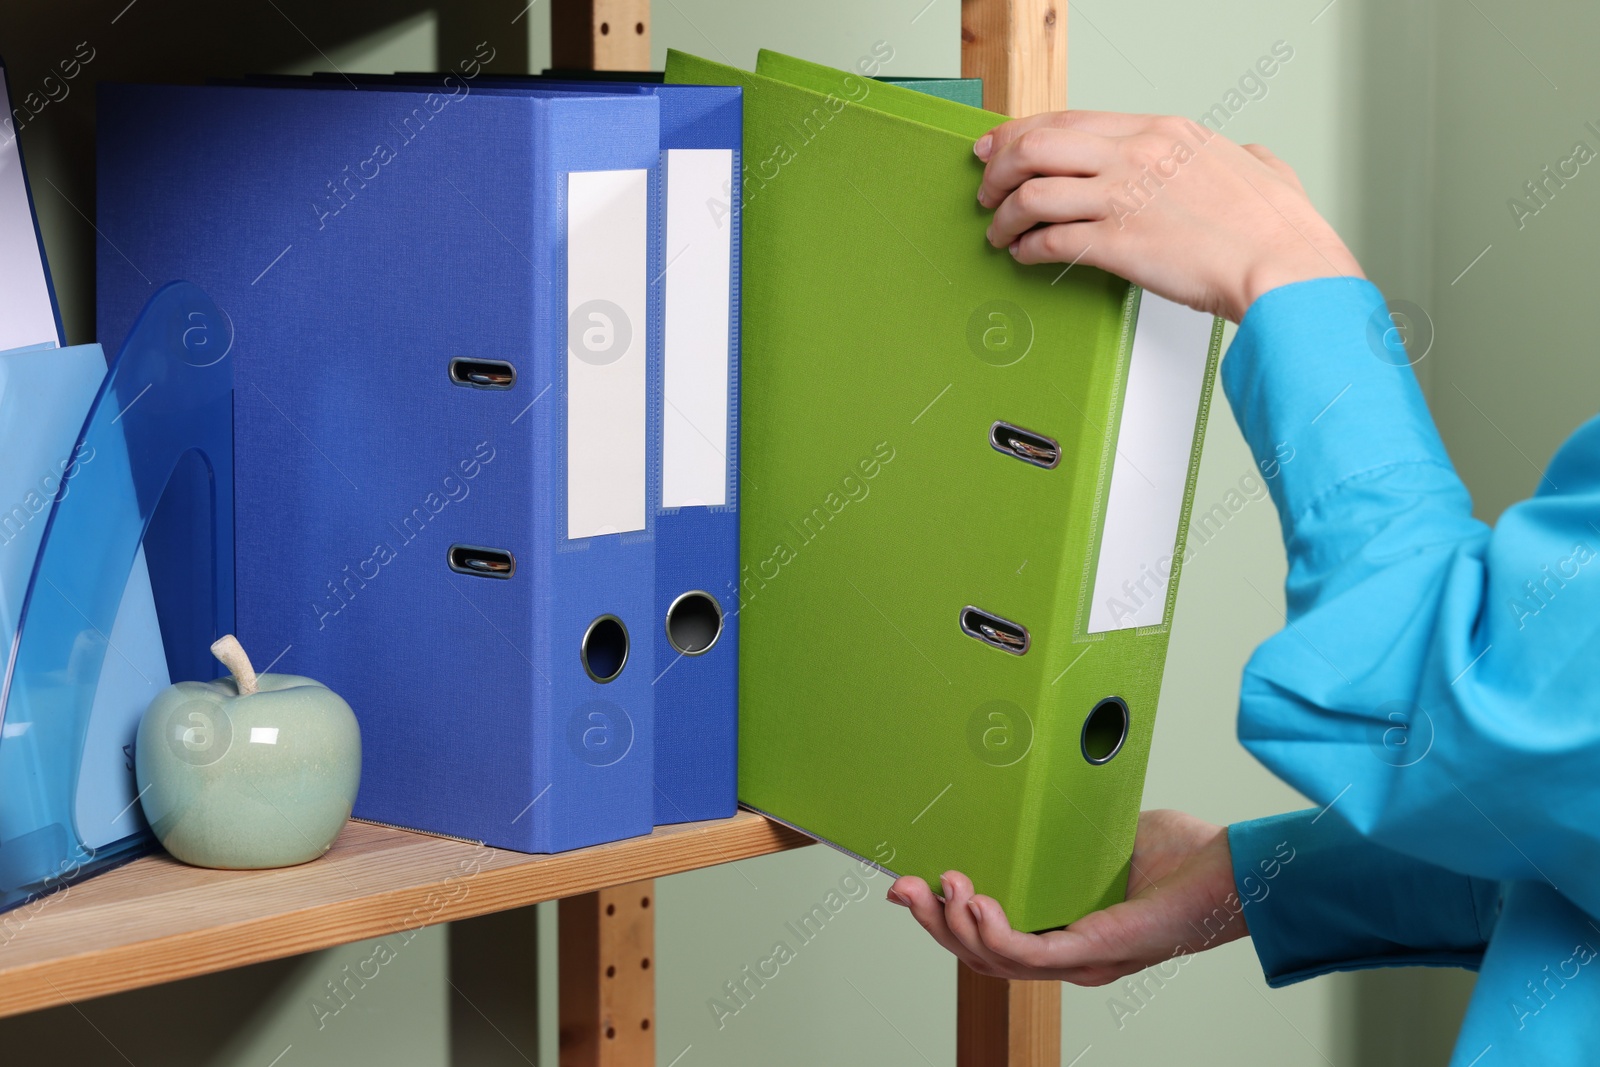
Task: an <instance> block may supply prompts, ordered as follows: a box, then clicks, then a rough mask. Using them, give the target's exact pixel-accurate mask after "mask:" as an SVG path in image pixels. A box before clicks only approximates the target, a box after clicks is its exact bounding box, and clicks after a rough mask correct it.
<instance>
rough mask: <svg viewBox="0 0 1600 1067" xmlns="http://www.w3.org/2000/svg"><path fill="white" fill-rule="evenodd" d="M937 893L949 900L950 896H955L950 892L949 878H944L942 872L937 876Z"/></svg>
mask: <svg viewBox="0 0 1600 1067" xmlns="http://www.w3.org/2000/svg"><path fill="white" fill-rule="evenodd" d="M939 895H940V896H942V897H944V898H945V899H946V900H949V899H950V898H951V897H953V896H955V894H954V893H952V892H950V879H948V878H946V877H945V876H944V875H942V874H941V875H940V876H939Z"/></svg>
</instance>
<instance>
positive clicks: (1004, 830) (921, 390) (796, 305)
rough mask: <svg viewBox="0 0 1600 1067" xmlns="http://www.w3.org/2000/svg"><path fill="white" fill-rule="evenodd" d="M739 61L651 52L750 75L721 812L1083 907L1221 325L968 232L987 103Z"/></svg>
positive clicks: (1140, 753) (1173, 543)
mask: <svg viewBox="0 0 1600 1067" xmlns="http://www.w3.org/2000/svg"><path fill="white" fill-rule="evenodd" d="M759 70H760V71H761V73H757V74H750V73H746V72H743V71H739V70H735V69H733V68H729V67H726V66H722V65H720V64H716V63H712V62H709V61H706V60H701V59H696V58H694V57H690V56H686V55H682V54H680V53H670V54H669V58H668V63H667V77H668V80H669V81H671V82H679V81H682V82H699V83H715V84H733V85H740V86H742V87H743V88H744V89H745V146H746V153H745V159H746V172H745V185H744V191H745V215H744V229H743V237H744V258H743V263H744V278H743V281H744V285H743V294H742V312H743V315H742V323H741V325H742V335H743V340H744V345H745V349H746V351H748V352H751V353H759V358H751V359H748V360H746V362H745V367H744V379H743V386H744V392H743V395H744V403H743V407H742V417H743V418H742V431H743V439H742V440H743V450H742V456H743V460H742V471H743V476H744V478H745V480H746V481H745V485H746V489H747V494H746V497H745V500H744V508H743V512H742V515H743V520H742V522H743V525H742V539H743V544H742V551H743V576H744V577H743V583H742V594H743V600H742V608H741V621H742V623H743V628H742V631H741V639H742V643H741V663H740V694H739V695H740V747H739V758H740V774H739V790H740V799H741V801H742V802H744V803H745V804H747V805H749V806H751V807H753V808H756V809H758V810H760V811H763V812H766V813H768V814H770V815H772V816H774V817H776V818H778V819H780V820H782V821H785V822H788V823H790V824H792V825H795V826H797V827H799V828H801V829H802V830H804V831H806V832H808V833H810V834H813V835H814V836H817V837H820V838H822V839H824V840H826V841H828V842H830V843H833V844H835V845H837V846H839V847H841V848H844V849H845V850H847V851H850V852H853V853H855V854H857V855H859V856H861V857H863V858H865V859H866V860H868V861H870V862H873V863H875V864H877V865H879V866H880V867H882V868H884V869H885V870H888V871H891V872H893V873H896V874H915V875H919V876H921V877H923V878H925V879H927V880H928V881H929V883H930V884H932V885H934V886H935V887H937V886H938V877H939V875H940V874H941V873H942V872H944V871H945V870H949V869H960V870H962V871H964V872H966V873H967V874H968V875H970V876H971V877H972V878H973V881H974V883H975V884H976V886H977V889H978V891H979V892H982V893H986V894H989V895H992V896H994V897H996V898H997V899H999V900H1000V902H1001V903H1002V904H1003V905H1004V906H1005V907H1006V909H1007V912H1008V916H1009V918H1010V919H1011V921H1012V923H1013V924H1014V925H1016V926H1017V927H1018V928H1019V929H1027V930H1039V929H1045V928H1049V927H1054V926H1059V925H1062V924H1064V923H1067V922H1071V921H1073V920H1075V919H1077V918H1079V917H1081V916H1082V915H1084V914H1086V913H1088V912H1089V911H1092V910H1095V909H1097V908H1100V907H1104V906H1106V905H1108V904H1110V903H1113V902H1115V901H1117V900H1120V899H1122V897H1123V895H1124V892H1125V889H1126V884H1127V873H1128V863H1129V857H1130V854H1131V847H1132V841H1133V835H1134V830H1135V827H1136V823H1137V819H1138V811H1139V800H1140V793H1141V790H1142V785H1143V778H1144V771H1145V765H1146V760H1147V756H1148V750H1149V744H1150V739H1151V731H1152V728H1153V725H1154V717H1155V712H1156V705H1157V699H1158V696H1159V692H1160V682H1161V671H1162V665H1163V662H1164V658H1165V654H1166V647H1167V639H1168V632H1169V628H1170V623H1171V617H1172V606H1173V601H1174V598H1175V596H1176V590H1177V578H1178V574H1179V571H1180V568H1181V560H1182V555H1183V531H1184V529H1185V526H1186V522H1187V513H1188V509H1189V506H1190V503H1191V500H1192V494H1193V478H1194V472H1195V470H1196V467H1197V464H1198V459H1199V446H1200V441H1201V437H1202V433H1203V429H1204V421H1205V415H1206V411H1207V406H1208V403H1209V397H1210V388H1211V381H1212V377H1213V372H1214V368H1215V362H1216V359H1217V351H1218V343H1219V340H1220V329H1219V324H1217V323H1215V322H1214V321H1213V320H1212V319H1210V318H1209V317H1206V316H1202V315H1198V314H1195V313H1193V312H1191V311H1189V310H1187V309H1185V308H1181V307H1178V306H1176V305H1173V304H1170V303H1168V302H1167V301H1164V300H1161V299H1159V298H1157V297H1155V296H1153V295H1151V294H1147V293H1141V292H1140V291H1139V290H1138V289H1137V288H1136V287H1133V286H1131V285H1129V284H1128V283H1127V282H1126V281H1123V280H1121V279H1118V278H1115V277H1112V276H1111V275H1108V274H1105V273H1103V272H1100V271H1097V270H1092V269H1088V268H1084V267H1081V266H1079V267H1072V268H1067V267H1066V266H1065V265H1062V264H1056V265H1041V266H1031V267H1030V266H1021V265H1019V264H1017V263H1016V262H1015V261H1014V260H1012V258H1011V257H1010V256H1009V255H1007V253H1006V251H1005V250H1004V249H998V250H996V249H992V248H990V247H989V246H988V245H987V244H986V243H985V241H984V239H983V231H984V227H985V225H986V222H987V216H988V213H987V212H986V211H984V210H983V209H982V208H981V207H980V206H979V205H978V204H977V203H976V200H975V197H974V190H975V189H976V188H977V185H978V182H979V179H980V177H981V173H982V164H981V163H979V162H978V161H977V159H976V158H975V157H974V156H973V154H972V143H973V141H974V139H975V138H976V137H978V136H980V135H981V134H983V133H984V132H986V131H987V130H989V129H990V128H992V127H993V126H994V125H996V124H997V123H998V122H999V121H1001V116H996V115H992V114H988V113H985V112H982V111H978V110H976V109H972V108H968V107H965V106H963V105H960V104H956V103H953V102H950V101H946V100H940V99H936V98H933V97H930V96H927V95H924V94H920V93H916V92H913V91H911V90H908V89H904V88H902V87H899V86H893V85H885V84H882V83H878V82H873V81H870V80H868V79H864V78H859V77H857V76H855V75H852V74H847V73H845V72H842V71H831V70H829V69H828V68H823V67H816V66H814V65H811V64H805V63H803V62H801V61H798V60H790V59H787V58H784V57H779V56H775V55H773V54H771V53H763V54H762V56H761V60H760V68H759ZM768 75H770V76H768ZM793 83H801V84H793Z"/></svg>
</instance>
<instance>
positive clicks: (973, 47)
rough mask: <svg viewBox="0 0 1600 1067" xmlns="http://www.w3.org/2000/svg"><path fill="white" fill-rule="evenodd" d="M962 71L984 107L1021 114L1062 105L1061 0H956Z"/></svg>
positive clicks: (1063, 41)
mask: <svg viewBox="0 0 1600 1067" xmlns="http://www.w3.org/2000/svg"><path fill="white" fill-rule="evenodd" d="M961 76H962V77H963V78H982V79H983V106H984V107H985V108H987V109H988V110H990V111H998V112H1000V113H1001V114H1003V115H1011V116H1013V117H1015V118H1021V117H1023V116H1025V115H1037V114H1038V113H1039V112H1041V111H1060V110H1062V109H1063V108H1065V107H1066V106H1067V9H1066V3H1065V0H961Z"/></svg>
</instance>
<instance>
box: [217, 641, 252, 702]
mask: <svg viewBox="0 0 1600 1067" xmlns="http://www.w3.org/2000/svg"><path fill="white" fill-rule="evenodd" d="M211 654H212V655H213V656H215V657H217V659H219V660H221V661H222V665H223V666H224V667H226V668H228V670H230V671H232V672H233V680H234V683H235V684H236V685H238V687H239V695H240V696H242V697H247V696H249V695H250V694H251V693H254V692H255V691H256V690H257V689H258V688H260V687H259V686H258V685H257V683H256V669H255V668H254V667H252V666H250V657H249V656H247V655H245V652H244V646H243V645H241V644H239V639H238V638H237V637H235V636H233V635H232V634H223V635H222V636H221V637H219V638H217V639H216V641H214V642H213V643H212V645H211Z"/></svg>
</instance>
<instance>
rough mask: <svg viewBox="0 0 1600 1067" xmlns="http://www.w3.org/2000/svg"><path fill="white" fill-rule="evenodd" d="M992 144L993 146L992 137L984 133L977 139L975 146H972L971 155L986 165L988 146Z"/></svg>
mask: <svg viewBox="0 0 1600 1067" xmlns="http://www.w3.org/2000/svg"><path fill="white" fill-rule="evenodd" d="M992 144H994V135H993V134H987V133H986V134H984V135H983V136H982V137H980V138H978V143H977V144H975V145H973V146H972V154H973V155H975V156H977V157H978V158H979V159H981V160H983V161H984V162H985V163H987V162H988V161H989V146H990V145H992Z"/></svg>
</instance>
